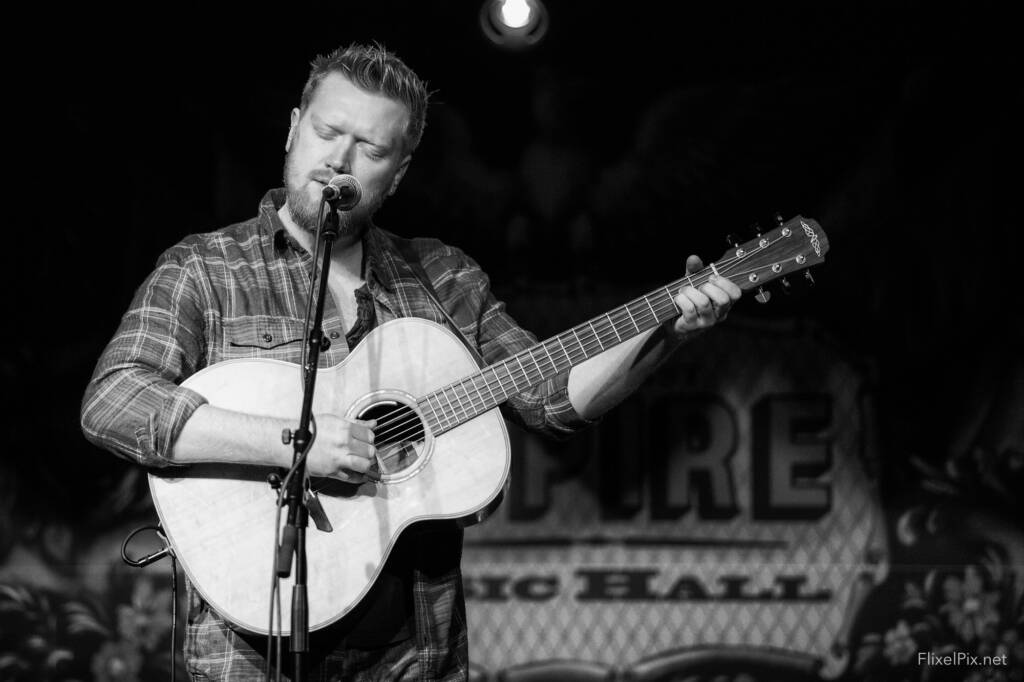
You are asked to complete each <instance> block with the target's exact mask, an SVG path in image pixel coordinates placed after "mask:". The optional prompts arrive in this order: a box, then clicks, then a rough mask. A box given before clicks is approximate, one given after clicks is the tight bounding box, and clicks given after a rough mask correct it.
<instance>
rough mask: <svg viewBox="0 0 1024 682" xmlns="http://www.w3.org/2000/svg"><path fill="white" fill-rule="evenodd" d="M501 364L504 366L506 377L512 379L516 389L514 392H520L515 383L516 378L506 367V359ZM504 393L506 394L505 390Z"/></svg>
mask: <svg viewBox="0 0 1024 682" xmlns="http://www.w3.org/2000/svg"><path fill="white" fill-rule="evenodd" d="M501 366H502V367H504V368H505V374H507V375H508V378H509V379H511V380H512V386H513V387H514V388H515V389H516V393H521V392H522V391H521V390H520V389H519V384H517V383H516V378H515V377H514V376H512V370H510V369H509V368H508V362H507V361H506V362H503V363H501ZM505 393H506V395H508V392H507V391H506V392H505Z"/></svg>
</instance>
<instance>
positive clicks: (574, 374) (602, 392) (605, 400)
mask: <svg viewBox="0 0 1024 682" xmlns="http://www.w3.org/2000/svg"><path fill="white" fill-rule="evenodd" d="M692 333H693V332H691V334H692ZM681 343H682V337H681V336H680V335H678V334H676V333H674V332H673V331H672V330H671V328H670V327H667V326H666V325H661V326H659V327H656V328H655V329H652V330H650V331H648V332H644V333H643V334H640V335H638V336H635V337H633V338H632V339H630V340H628V341H624V342H623V343H621V344H619V345H617V346H615V347H614V348H611V349H609V350H607V351H606V352H604V353H601V354H600V355H597V356H595V357H593V358H591V359H589V360H587V361H585V362H583V363H581V364H579V365H577V366H575V367H573V368H572V370H570V372H569V402H571V403H572V406H573V407H574V408H575V409H576V411H577V412H578V413H579V414H580V415H581V416H582V417H585V418H587V419H594V418H596V417H598V416H600V415H602V414H604V413H605V412H607V411H608V410H610V409H611V408H613V407H615V406H616V405H618V404H619V403H620V402H622V401H623V400H625V399H626V397H627V396H629V395H630V394H631V393H633V391H635V390H636V389H637V387H638V386H639V385H640V384H641V383H643V382H644V380H645V379H647V377H649V376H650V375H651V373H652V372H654V370H655V369H656V368H657V367H658V366H659V365H660V364H661V363H662V362H664V361H665V359H666V358H668V357H669V356H670V355H671V354H672V351H674V350H675V349H676V348H677V347H678V346H679V345H680V344H681Z"/></svg>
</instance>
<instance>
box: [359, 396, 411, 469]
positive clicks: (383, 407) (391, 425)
mask: <svg viewBox="0 0 1024 682" xmlns="http://www.w3.org/2000/svg"><path fill="white" fill-rule="evenodd" d="M359 418H360V419H376V420H377V426H376V427H374V429H373V444H374V445H375V446H376V448H377V466H378V468H379V469H380V473H381V474H382V476H384V477H386V476H389V475H391V476H393V475H395V474H399V473H401V472H403V471H405V470H407V469H409V468H410V467H413V466H415V465H416V462H417V461H418V460H419V458H420V456H421V455H422V453H423V447H424V444H423V441H424V437H425V434H424V430H423V422H422V421H421V420H420V416H419V415H418V414H417V413H416V411H415V410H413V409H412V408H411V407H409V406H408V405H403V404H402V403H400V402H397V401H394V400H384V401H381V402H378V403H374V404H372V405H369V406H367V407H366V408H365V409H363V410H362V411H361V412H360V413H359Z"/></svg>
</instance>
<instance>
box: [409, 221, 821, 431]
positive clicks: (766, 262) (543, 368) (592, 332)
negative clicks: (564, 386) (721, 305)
mask: <svg viewBox="0 0 1024 682" xmlns="http://www.w3.org/2000/svg"><path fill="white" fill-rule="evenodd" d="M827 251H828V239H827V237H826V235H825V232H824V231H823V230H822V229H821V226H820V225H818V223H817V222H815V221H814V220H811V219H809V218H804V217H802V216H796V217H794V218H792V219H791V220H789V221H786V222H784V223H782V222H781V221H780V225H779V226H778V227H776V228H774V229H773V230H771V231H769V232H767V233H766V234H764V235H759V236H758V237H757V238H755V239H752V240H750V241H748V242H747V243H745V244H743V245H738V246H736V247H734V248H733V249H731V250H729V251H726V252H725V253H724V254H722V258H720V259H719V260H718V261H717V262H716V263H712V264H711V265H709V266H708V267H706V268H704V269H703V270H701V271H700V272H697V273H693V274H691V275H687V276H685V277H683V278H682V279H677V280H676V281H674V282H671V283H669V284H666V285H665V286H663V287H660V288H658V289H655V290H654V291H651V292H650V293H648V294H646V295H644V296H641V297H639V298H636V299H633V300H632V301H630V302H629V303H626V304H625V305H621V306H619V307H618V308H615V309H614V310H612V311H610V312H608V313H605V314H604V315H599V316H597V317H594V318H592V319H590V320H587V321H586V322H584V323H583V324H579V325H576V326H575V327H573V328H572V329H570V330H568V331H566V332H563V333H561V334H558V335H557V336H553V337H551V338H550V339H547V340H546V341H543V342H541V343H538V344H537V345H535V346H533V347H531V348H527V349H526V350H524V351H521V352H519V353H516V354H515V355H513V356H512V357H510V358H506V359H505V360H502V361H501V362H498V363H495V364H493V365H491V366H490V367H487V368H485V369H483V370H480V371H479V372H477V373H476V374H473V375H471V376H468V377H466V378H465V379H462V380H461V381H457V382H455V383H452V384H448V385H447V386H444V387H443V388H440V389H438V390H436V391H434V392H433V393H430V394H428V395H426V396H423V397H422V398H420V399H419V400H418V401H417V406H418V407H419V409H420V412H421V414H423V415H424V417H425V418H426V420H427V421H428V423H429V426H430V429H431V431H432V432H433V433H435V434H440V433H444V432H445V431H448V430H450V429H453V428H455V427H456V426H459V425H460V424H462V423H464V422H466V421H469V420H470V419H473V418H474V417H476V416H477V415H480V414H482V413H484V412H487V411H488V410H491V409H493V408H495V407H497V406H498V405H500V404H502V403H503V402H505V401H506V400H508V399H509V398H510V397H512V396H514V395H517V394H519V393H522V392H523V391H526V390H527V389H529V388H532V387H533V386H536V385H537V384H540V383H542V382H544V381H547V380H548V379H551V378H553V377H555V376H558V375H559V374H562V373H563V372H568V371H569V370H570V369H572V367H574V366H575V365H578V364H579V363H581V362H583V361H585V360H588V359H590V358H592V357H594V356H595V355H600V354H601V353H603V352H604V351H606V350H608V349H609V348H612V347H613V346H617V345H619V344H620V343H622V342H623V341H627V340H628V339H631V338H633V337H634V336H637V335H638V334H642V333H643V332H645V331H648V330H650V329H653V328H655V327H657V326H658V325H659V324H662V323H663V322H667V321H668V320H671V319H673V318H675V317H677V316H678V315H679V312H680V311H679V308H678V307H677V306H676V304H675V301H674V300H673V292H678V291H679V289H680V288H681V287H683V286H684V285H691V286H694V287H700V286H701V285H702V284H704V283H706V282H707V281H708V280H709V279H710V278H711V276H712V275H715V274H720V275H723V276H726V277H729V278H730V279H731V280H732V281H733V282H735V283H736V284H737V285H738V286H739V287H740V288H741V289H754V288H759V287H761V286H763V285H764V284H767V283H768V282H771V281H772V280H774V279H777V278H780V277H783V276H785V275H786V274H788V273H791V272H796V271H799V270H803V269H805V268H807V267H809V266H811V265H815V264H817V263H820V262H822V260H823V256H824V254H825V252H827ZM764 300H767V296H766V297H765V298H764Z"/></svg>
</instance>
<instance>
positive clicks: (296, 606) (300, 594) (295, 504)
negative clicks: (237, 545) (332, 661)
mask: <svg viewBox="0 0 1024 682" xmlns="http://www.w3.org/2000/svg"><path fill="white" fill-rule="evenodd" d="M338 223H339V221H338V213H337V211H335V210H334V202H331V206H330V209H329V210H328V211H327V215H326V216H325V217H324V223H323V227H322V229H321V234H322V235H323V237H324V253H323V262H322V265H321V268H320V287H319V290H318V292H317V300H316V312H315V314H314V316H313V329H312V330H311V331H310V333H309V339H308V341H307V343H308V345H309V352H308V354H307V357H306V365H305V367H303V395H302V413H301V415H300V417H299V428H297V429H296V430H295V431H293V432H291V433H290V434H289V433H288V432H287V431H286V432H285V438H286V439H289V438H290V440H291V442H292V444H293V446H294V455H293V458H292V468H293V469H294V471H293V472H292V477H291V480H290V481H289V483H288V488H287V490H286V491H285V498H284V499H285V503H286V504H287V505H288V516H287V522H286V525H285V528H284V530H283V531H282V533H281V545H280V547H278V555H277V565H278V571H277V575H278V576H279V577H281V578H287V577H288V575H289V574H290V573H291V564H292V556H293V555H294V557H295V583H294V585H293V586H292V619H291V626H292V627H291V642H290V645H289V647H288V650H289V651H290V652H291V653H292V654H293V668H292V680H295V682H304V681H305V679H306V673H307V671H306V656H307V654H308V653H309V601H308V595H307V590H306V528H307V527H308V526H309V509H308V507H307V506H306V500H305V498H306V460H305V458H304V457H302V453H303V452H305V451H306V447H307V445H308V444H309V441H310V438H311V436H312V434H311V432H310V430H309V426H310V421H311V419H312V412H313V390H314V388H315V386H316V374H317V365H318V364H319V360H320V350H321V347H326V345H327V344H329V343H330V342H329V341H326V339H325V338H324V333H323V318H324V306H325V302H326V299H327V275H328V272H329V271H330V266H331V249H332V247H333V246H334V240H335V239H337V237H338V230H339V224H338ZM314 265H315V264H314ZM285 442H287V440H286V441H285Z"/></svg>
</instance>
